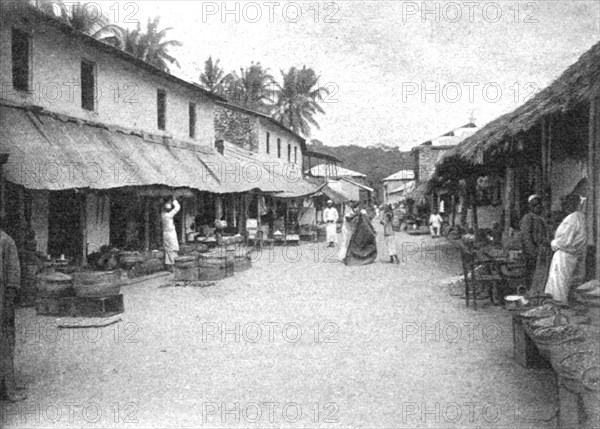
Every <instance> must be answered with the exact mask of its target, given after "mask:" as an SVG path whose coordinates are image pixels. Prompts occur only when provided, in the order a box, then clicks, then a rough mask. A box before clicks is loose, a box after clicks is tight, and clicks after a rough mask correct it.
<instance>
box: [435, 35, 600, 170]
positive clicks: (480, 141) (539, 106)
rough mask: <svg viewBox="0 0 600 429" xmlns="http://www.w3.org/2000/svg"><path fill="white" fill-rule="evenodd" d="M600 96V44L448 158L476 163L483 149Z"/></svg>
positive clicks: (494, 145) (470, 138)
mask: <svg viewBox="0 0 600 429" xmlns="http://www.w3.org/2000/svg"><path fill="white" fill-rule="evenodd" d="M598 96H600V43H597V44H596V45H594V46H593V47H592V48H591V49H590V50H589V51H587V52H586V53H584V54H583V55H582V56H581V57H580V58H579V60H578V61H577V62H576V63H575V64H573V65H571V66H570V67H569V68H567V69H566V70H565V71H564V72H563V74H562V75H560V77H559V78H558V79H556V80H555V81H554V82H553V83H552V84H551V85H550V86H548V87H547V88H545V89H543V90H542V91H540V92H539V93H537V94H536V95H535V96H534V97H532V98H531V99H530V100H529V101H527V102H526V103H525V104H523V105H522V106H520V107H519V108H517V109H516V110H514V111H512V112H510V113H507V114H505V115H503V116H501V117H499V118H497V119H495V120H493V121H492V122H490V123H489V124H487V125H486V126H485V127H483V128H482V129H481V130H479V131H478V132H477V133H475V134H473V135H472V136H470V137H468V138H466V139H465V140H464V141H463V142H462V143H460V144H459V145H458V146H457V147H456V148H454V149H452V150H450V151H449V152H448V153H447V154H446V157H451V156H456V155H458V156H461V157H462V158H465V159H467V160H469V161H472V162H475V161H476V160H477V158H478V155H479V154H480V153H481V152H488V151H489V150H491V149H494V148H500V145H502V144H503V143H506V142H507V141H509V140H510V139H511V138H512V137H514V136H516V135H517V134H519V133H522V132H525V131H528V130H529V129H531V128H532V127H533V126H535V125H536V124H537V123H538V122H540V120H541V119H542V117H544V116H547V115H551V114H555V113H561V112H566V111H568V110H571V109H573V108H574V107H575V106H577V105H578V104H580V103H582V102H589V101H590V100H591V99H593V98H595V97H598Z"/></svg>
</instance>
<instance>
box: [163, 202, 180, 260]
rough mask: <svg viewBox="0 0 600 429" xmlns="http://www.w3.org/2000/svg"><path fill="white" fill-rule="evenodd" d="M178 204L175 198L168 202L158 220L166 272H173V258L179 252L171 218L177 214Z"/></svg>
mask: <svg viewBox="0 0 600 429" xmlns="http://www.w3.org/2000/svg"><path fill="white" fill-rule="evenodd" d="M180 208H181V207H180V206H179V203H178V202H177V200H176V199H175V198H171V199H170V200H168V201H167V202H166V203H165V205H164V206H163V209H162V214H161V215H160V219H161V221H162V229H163V247H164V248H165V268H166V269H167V271H171V272H172V271H173V265H175V258H176V257H177V252H179V242H178V241H177V231H176V230H175V223H174V222H173V218H174V217H175V215H176V214H177V213H179V209H180Z"/></svg>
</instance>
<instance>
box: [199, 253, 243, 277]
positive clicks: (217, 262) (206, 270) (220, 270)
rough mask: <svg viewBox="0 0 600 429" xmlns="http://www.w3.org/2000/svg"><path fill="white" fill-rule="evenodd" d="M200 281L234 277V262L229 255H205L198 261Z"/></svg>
mask: <svg viewBox="0 0 600 429" xmlns="http://www.w3.org/2000/svg"><path fill="white" fill-rule="evenodd" d="M198 267H199V269H198V279H199V280H202V281H208V280H221V279H224V278H227V277H231V276H233V273H234V262H233V260H232V259H230V258H229V257H228V256H227V255H218V254H214V253H209V254H203V255H201V256H200V258H199V260H198Z"/></svg>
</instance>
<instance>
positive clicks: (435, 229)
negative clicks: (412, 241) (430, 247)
mask: <svg viewBox="0 0 600 429" xmlns="http://www.w3.org/2000/svg"><path fill="white" fill-rule="evenodd" d="M442 222H443V219H442V217H441V216H440V213H439V212H436V211H433V212H431V215H430V216H429V231H430V232H431V238H437V237H439V236H440V231H441V229H442Z"/></svg>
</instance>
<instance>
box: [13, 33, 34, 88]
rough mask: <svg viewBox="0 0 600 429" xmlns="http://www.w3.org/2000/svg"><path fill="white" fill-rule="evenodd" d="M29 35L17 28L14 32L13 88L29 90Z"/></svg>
mask: <svg viewBox="0 0 600 429" xmlns="http://www.w3.org/2000/svg"><path fill="white" fill-rule="evenodd" d="M29 51H30V39H29V35H28V34H27V33H26V32H24V31H22V30H18V29H16V28H13V31H12V81H13V88H15V89H18V90H21V91H27V90H29Z"/></svg>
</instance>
